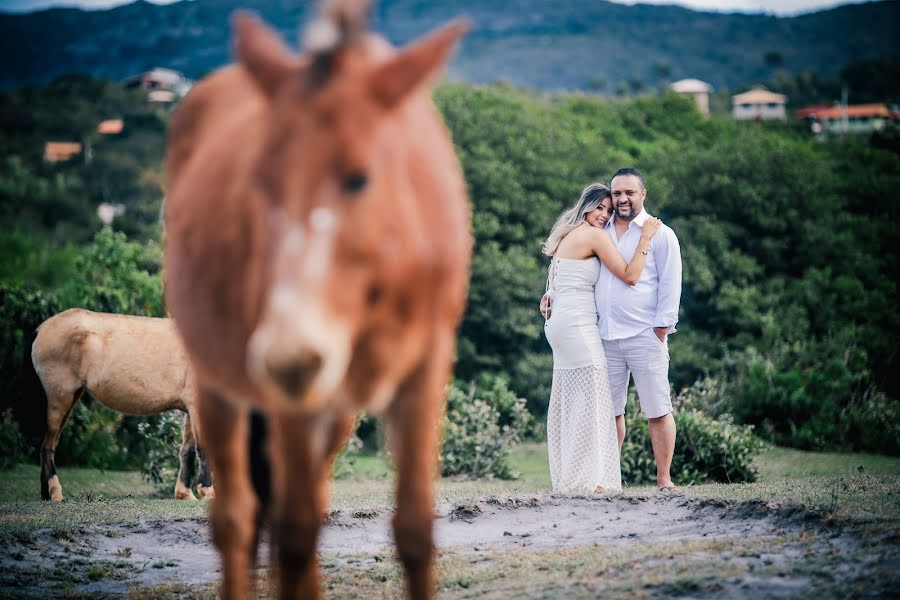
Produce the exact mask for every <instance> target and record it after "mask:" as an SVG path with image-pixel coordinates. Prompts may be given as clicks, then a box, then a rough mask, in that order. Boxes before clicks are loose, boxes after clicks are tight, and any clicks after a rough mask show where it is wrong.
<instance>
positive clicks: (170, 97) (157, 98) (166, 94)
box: [147, 90, 178, 105]
mask: <svg viewBox="0 0 900 600" xmlns="http://www.w3.org/2000/svg"><path fill="white" fill-rule="evenodd" d="M176 100H178V96H177V95H176V94H175V92H172V91H169V90H153V91H152V92H149V93H148V94H147V102H150V103H151V104H163V105H165V104H172V103H173V102H175V101H176Z"/></svg>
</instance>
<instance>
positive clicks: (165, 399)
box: [31, 308, 212, 500]
mask: <svg viewBox="0 0 900 600" xmlns="http://www.w3.org/2000/svg"><path fill="white" fill-rule="evenodd" d="M31 364H32V365H33V367H34V370H35V372H36V374H37V376H38V378H39V379H40V383H41V385H42V387H43V389H44V393H45V394H46V403H45V406H44V407H45V408H46V424H47V432H46V434H45V436H44V441H43V444H42V445H41V497H42V498H43V499H44V500H62V497H63V495H62V485H61V484H60V482H59V475H57V473H56V464H55V462H54V456H55V454H56V445H57V443H58V442H59V435H60V433H61V432H62V428H63V426H64V425H65V424H66V420H67V419H68V418H69V415H70V414H71V412H72V409H73V408H74V406H75V403H76V402H78V400H80V399H81V397H82V396H83V395H84V393H85V392H87V393H88V394H90V395H91V397H93V398H94V399H95V400H96V401H98V402H100V403H101V404H103V405H104V406H106V407H108V408H111V409H113V410H115V411H118V412H122V413H126V414H129V415H154V414H157V413H160V412H163V411H166V410H176V409H177V410H181V411H184V413H185V420H184V432H183V434H182V444H181V453H180V460H181V467H180V469H179V471H178V481H177V482H176V484H175V497H176V498H179V499H187V498H190V499H194V498H195V496H194V494H193V493H192V492H191V480H192V479H193V475H194V473H195V471H196V468H195V460H196V458H197V456H198V455H199V457H200V476H199V483H198V486H197V488H198V491H199V493H200V495H201V496H206V495H208V494H210V495H211V493H212V487H211V486H212V481H211V479H212V478H211V475H210V472H209V468H208V466H207V462H206V459H205V457H204V453H203V451H202V450H201V448H200V446H199V444H198V443H197V439H198V437H199V436H197V434H196V430H195V427H196V424H197V422H198V420H197V416H196V391H195V388H194V383H193V376H192V374H191V371H190V369H189V368H188V361H187V356H186V355H185V353H184V349H183V348H182V346H181V341H180V339H179V338H178V334H177V333H176V331H175V326H174V324H173V323H172V320H171V319H154V318H150V317H133V316H128V315H116V314H109V313H97V312H92V311H89V310H84V309H80V308H70V309H69V310H66V311H63V312H61V313H59V314H58V315H54V316H52V317H50V318H49V319H47V320H46V321H44V322H43V323H41V324H40V325H39V326H38V329H37V333H36V336H35V338H34V341H33V343H32V345H31Z"/></svg>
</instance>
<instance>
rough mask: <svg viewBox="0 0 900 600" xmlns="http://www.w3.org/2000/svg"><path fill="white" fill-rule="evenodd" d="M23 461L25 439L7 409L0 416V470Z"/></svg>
mask: <svg viewBox="0 0 900 600" xmlns="http://www.w3.org/2000/svg"><path fill="white" fill-rule="evenodd" d="M24 459H25V439H24V438H23V437H22V434H21V433H19V425H18V423H16V421H15V419H13V416H12V411H11V410H9V409H7V410H5V411H3V414H2V415H0V470H3V469H9V468H12V467H14V466H16V465H17V464H19V463H20V462H22V461H23V460H24Z"/></svg>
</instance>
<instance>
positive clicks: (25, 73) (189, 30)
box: [0, 0, 900, 92]
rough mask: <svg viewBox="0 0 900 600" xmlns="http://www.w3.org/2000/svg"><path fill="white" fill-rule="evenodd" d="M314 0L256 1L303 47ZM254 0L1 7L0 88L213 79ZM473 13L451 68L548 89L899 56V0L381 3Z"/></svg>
mask: <svg viewBox="0 0 900 600" xmlns="http://www.w3.org/2000/svg"><path fill="white" fill-rule="evenodd" d="M314 4H315V3H312V2H289V1H287V0H262V1H259V2H256V3H254V7H253V8H254V10H256V12H258V13H259V14H260V15H261V16H262V17H263V18H265V19H266V20H267V21H268V22H270V23H272V24H273V26H274V27H276V29H278V30H279V31H280V32H281V34H282V35H283V36H284V37H285V39H286V40H287V41H288V42H289V43H291V44H292V45H295V44H296V42H297V32H298V31H299V27H300V26H301V25H302V24H303V23H304V22H305V21H306V20H307V18H308V16H309V15H310V14H311V7H312V6H314ZM243 6H245V3H244V2H238V1H237V0H195V1H194V2H177V3H174V4H167V5H156V4H150V3H148V2H144V1H139V2H135V3H133V4H128V5H124V6H119V7H115V8H112V9H108V10H99V11H85V10H81V9H77V8H52V9H47V10H43V11H38V12H33V13H24V14H20V13H0V87H3V88H13V87H19V86H21V85H25V84H30V83H44V82H46V81H48V80H50V79H53V78H54V77H56V76H59V75H62V74H64V73H70V72H82V73H88V74H92V75H96V76H100V77H104V78H108V79H114V80H116V79H121V78H124V77H126V76H128V75H131V74H134V73H136V72H140V71H142V70H145V69H148V68H151V67H154V66H164V67H169V68H174V69H178V70H180V71H183V72H184V73H185V74H186V75H188V76H189V77H194V78H196V77H200V76H202V75H203V74H205V73H207V72H209V71H210V70H212V69H214V68H216V67H218V66H220V65H222V64H225V63H227V62H228V61H229V58H230V57H229V48H230V30H229V27H228V16H229V14H230V12H231V11H232V10H234V9H236V8H240V7H243ZM461 14H465V15H467V16H469V17H470V18H471V19H472V21H473V22H474V29H473V31H472V32H471V33H470V34H469V35H468V36H467V37H466V38H465V40H464V41H463V43H462V46H461V48H460V50H459V51H458V52H457V54H456V56H455V58H454V60H453V62H452V64H451V65H450V68H449V70H448V72H449V75H450V77H451V78H454V79H460V80H465V81H469V82H473V83H490V82H495V81H507V82H509V83H510V84H512V85H516V86H523V87H529V88H534V89H538V90H556V89H569V90H571V89H588V88H601V89H605V91H607V92H612V91H614V90H616V89H618V88H622V87H623V86H629V87H630V88H631V89H632V90H633V91H634V90H639V89H641V88H642V87H654V86H656V85H658V84H659V83H661V82H663V81H666V80H669V81H671V80H676V79H681V78H683V77H696V78H698V79H702V80H704V81H708V82H709V83H711V84H712V85H713V86H715V87H716V88H722V87H732V88H739V87H742V86H747V85H750V84H751V83H753V82H756V81H761V80H764V79H766V78H767V76H769V75H771V73H772V70H773V68H775V67H777V68H781V69H786V70H788V71H790V72H793V73H802V72H806V71H814V72H819V73H824V74H833V73H836V72H837V71H839V70H840V68H841V67H843V66H844V65H846V64H847V63H849V62H851V61H854V60H859V59H864V58H871V57H878V56H889V55H900V39H896V38H897V36H896V35H894V29H895V25H896V24H897V23H900V2H898V1H897V0H887V1H881V2H869V3H865V4H852V5H844V6H839V7H836V8H832V9H828V10H824V11H819V12H814V13H804V14H801V15H798V16H792V17H778V16H774V15H767V14H743V13H715V12H700V11H695V10H691V9H688V8H684V7H679V6H673V5H645V4H637V5H631V6H629V5H622V4H614V3H611V2H601V1H596V2H594V1H590V0H559V1H556V0H516V1H512V0H498V1H496V2H486V1H484V0H464V1H459V2H454V3H452V4H451V3H444V2H441V3H434V2H427V1H422V0H385V1H382V2H379V3H376V4H375V6H374V9H373V29H374V30H376V31H379V32H381V33H383V34H384V35H385V37H387V38H388V39H389V40H390V41H391V42H393V43H396V44H403V43H406V42H408V41H409V40H411V39H413V38H414V37H416V36H418V35H421V34H423V33H425V32H426V31H428V30H429V29H431V28H433V27H435V26H437V25H438V24H440V23H441V22H443V21H446V20H448V19H450V18H453V17H455V16H458V15H461ZM35 40H39V42H38V43H36V42H35ZM604 83H605V85H604Z"/></svg>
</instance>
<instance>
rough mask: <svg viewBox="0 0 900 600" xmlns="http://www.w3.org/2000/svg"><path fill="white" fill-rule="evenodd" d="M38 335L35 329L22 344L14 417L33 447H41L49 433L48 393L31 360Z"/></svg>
mask: <svg viewBox="0 0 900 600" xmlns="http://www.w3.org/2000/svg"><path fill="white" fill-rule="evenodd" d="M37 335H38V332H37V329H35V330H34V331H33V332H32V333H31V335H29V336H28V337H27V338H26V339H25V340H24V343H23V344H22V362H21V363H20V365H19V372H18V376H17V379H18V382H17V384H16V385H15V394H16V398H15V402H14V403H13V416H14V417H15V419H16V421H17V422H18V423H19V431H21V432H22V435H23V436H24V437H25V440H26V441H27V442H28V443H29V444H30V445H33V446H37V445H39V444H40V443H41V441H42V440H43V439H44V434H45V433H46V432H47V393H46V392H45V391H44V385H43V384H42V383H41V378H40V377H38V374H37V371H36V370H35V368H34V362H33V361H32V360H31V347H32V346H33V345H34V340H35V339H37Z"/></svg>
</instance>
